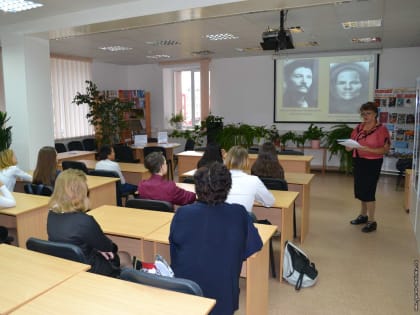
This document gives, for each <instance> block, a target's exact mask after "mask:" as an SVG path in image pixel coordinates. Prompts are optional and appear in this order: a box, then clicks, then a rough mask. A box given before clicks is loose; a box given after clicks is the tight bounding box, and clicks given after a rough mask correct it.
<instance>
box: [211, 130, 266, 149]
mask: <svg viewBox="0 0 420 315" xmlns="http://www.w3.org/2000/svg"><path fill="white" fill-rule="evenodd" d="M265 135H266V129H265V128H264V127H260V126H251V125H248V124H229V125H225V126H224V127H223V130H221V131H220V133H219V134H218V136H217V138H216V139H217V142H218V143H219V144H220V146H221V147H222V148H223V149H225V150H229V149H230V148H231V147H233V146H235V145H240V146H243V147H245V148H249V147H251V146H252V145H253V144H254V142H255V141H256V140H260V139H261V138H264V136H265Z"/></svg>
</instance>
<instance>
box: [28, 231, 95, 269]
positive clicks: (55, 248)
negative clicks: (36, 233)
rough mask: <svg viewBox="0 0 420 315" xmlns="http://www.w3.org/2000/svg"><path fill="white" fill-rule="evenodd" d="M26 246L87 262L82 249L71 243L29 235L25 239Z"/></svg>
mask: <svg viewBox="0 0 420 315" xmlns="http://www.w3.org/2000/svg"><path fill="white" fill-rule="evenodd" d="M26 248H27V249H29V250H33V251H35V252H39V253H43V254H47V255H51V256H55V257H60V258H64V259H68V260H73V261H77V262H80V263H84V264H87V258H86V256H85V255H84V254H83V251H82V249H81V248H80V247H79V246H76V245H73V244H69V243H61V242H52V241H46V240H41V239H38V238H35V237H30V238H28V240H27V241H26Z"/></svg>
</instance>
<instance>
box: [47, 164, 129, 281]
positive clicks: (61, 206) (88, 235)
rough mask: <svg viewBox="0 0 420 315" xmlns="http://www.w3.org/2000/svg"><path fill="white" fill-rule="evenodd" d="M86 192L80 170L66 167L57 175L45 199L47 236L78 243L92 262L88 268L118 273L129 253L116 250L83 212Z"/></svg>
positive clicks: (85, 184) (93, 221)
mask: <svg viewBox="0 0 420 315" xmlns="http://www.w3.org/2000/svg"><path fill="white" fill-rule="evenodd" d="M88 193H89V191H88V187H87V183H86V175H85V173H83V172H82V171H80V170H75V169H68V170H65V171H63V172H61V173H60V175H58V177H57V180H56V183H55V188H54V192H53V194H52V196H51V199H50V201H49V203H48V207H49V209H50V211H49V213H48V219H47V232H48V240H50V241H54V242H63V243H70V244H74V245H77V246H79V247H80V248H81V249H82V251H83V253H84V254H85V256H86V257H87V260H88V263H89V265H91V266H92V268H91V270H90V272H93V273H97V274H101V275H105V276H113V277H118V276H119V274H120V271H121V268H122V267H131V259H130V256H129V255H128V254H127V253H125V252H124V253H121V252H119V253H117V250H118V249H117V246H116V245H115V244H114V243H113V242H112V240H110V239H109V238H108V237H107V236H105V234H104V232H103V231H102V229H101V227H100V226H99V224H98V223H97V222H96V220H95V219H94V218H93V217H92V216H90V215H88V214H86V213H85V212H86V211H87V210H88V209H89V197H88ZM120 258H121V260H120Z"/></svg>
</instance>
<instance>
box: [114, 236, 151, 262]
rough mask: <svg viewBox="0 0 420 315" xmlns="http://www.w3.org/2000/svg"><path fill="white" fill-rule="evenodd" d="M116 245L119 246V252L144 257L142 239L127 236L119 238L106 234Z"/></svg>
mask: <svg viewBox="0 0 420 315" xmlns="http://www.w3.org/2000/svg"><path fill="white" fill-rule="evenodd" d="M106 235H107V236H108V237H109V238H110V239H111V240H112V241H113V242H114V243H115V244H117V245H118V250H119V251H124V252H127V253H129V254H130V255H131V256H136V257H137V258H140V257H142V248H143V246H142V245H143V244H142V243H141V240H140V239H137V238H130V237H126V236H118V235H112V234H106Z"/></svg>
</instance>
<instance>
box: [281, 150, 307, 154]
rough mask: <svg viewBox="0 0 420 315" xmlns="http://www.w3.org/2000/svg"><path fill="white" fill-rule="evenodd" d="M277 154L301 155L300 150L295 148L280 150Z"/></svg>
mask: <svg viewBox="0 0 420 315" xmlns="http://www.w3.org/2000/svg"><path fill="white" fill-rule="evenodd" d="M277 154H280V155H303V152H302V151H296V150H283V151H280V152H277Z"/></svg>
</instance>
